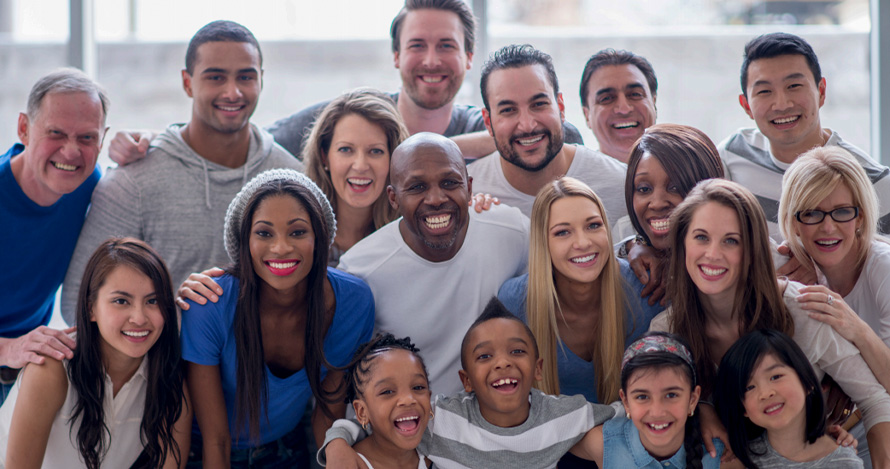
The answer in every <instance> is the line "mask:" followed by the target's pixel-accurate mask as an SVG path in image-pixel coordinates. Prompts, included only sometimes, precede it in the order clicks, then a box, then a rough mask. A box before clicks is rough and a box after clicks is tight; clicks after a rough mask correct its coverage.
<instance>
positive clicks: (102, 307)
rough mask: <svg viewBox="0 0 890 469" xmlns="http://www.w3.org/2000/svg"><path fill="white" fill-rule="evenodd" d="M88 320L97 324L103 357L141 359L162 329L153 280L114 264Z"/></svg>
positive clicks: (124, 266)
mask: <svg viewBox="0 0 890 469" xmlns="http://www.w3.org/2000/svg"><path fill="white" fill-rule="evenodd" d="M90 321H92V322H95V323H96V326H97V327H98V328H99V335H100V336H101V337H102V342H101V350H102V357H103V360H109V359H111V360H114V358H115V357H125V358H127V359H142V357H144V356H145V354H147V353H148V351H149V350H150V349H151V347H152V346H153V345H154V344H155V342H157V340H158V338H159V337H160V336H161V332H162V331H163V329H164V315H163V313H162V312H161V309H160V308H159V307H158V300H157V295H156V292H155V287H154V284H153V283H152V281H151V279H149V278H148V276H147V275H145V274H143V273H142V272H140V271H138V270H136V269H134V268H132V267H129V266H126V265H119V266H118V267H115V268H114V270H112V271H111V273H109V274H108V276H107V277H106V279H105V282H104V283H103V284H102V286H101V287H99V291H98V293H97V295H96V301H95V304H93V305H92V310H91V311H90Z"/></svg>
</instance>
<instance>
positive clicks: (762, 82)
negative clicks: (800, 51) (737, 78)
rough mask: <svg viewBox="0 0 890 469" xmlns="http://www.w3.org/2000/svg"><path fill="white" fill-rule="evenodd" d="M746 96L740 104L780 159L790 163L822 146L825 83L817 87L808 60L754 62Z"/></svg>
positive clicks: (790, 57) (780, 58)
mask: <svg viewBox="0 0 890 469" xmlns="http://www.w3.org/2000/svg"><path fill="white" fill-rule="evenodd" d="M746 94H747V96H745V95H744V94H743V95H740V96H739V102H740V103H741V105H742V108H743V109H744V110H745V112H746V113H747V114H748V117H750V118H752V119H754V122H755V123H757V128H758V129H760V131H761V132H763V135H765V136H766V138H767V139H769V141H770V149H771V150H772V152H773V154H774V155H775V156H776V157H777V158H779V159H780V160H782V161H785V162H786V163H790V162H792V161H794V159H796V158H797V156H799V155H800V154H802V153H804V152H805V151H807V150H810V149H812V148H814V147H817V146H822V144H823V141H822V125H821V124H820V121H819V109H820V108H821V107H822V105H823V104H824V103H825V79H824V78H823V79H822V80H821V81H820V82H819V83H816V81H815V78H814V77H813V72H812V71H811V70H810V68H809V66H808V65H807V60H806V58H805V57H804V56H802V55H780V56H778V57H772V58H768V59H758V60H755V61H753V62H751V64H750V65H749V66H748V89H747V90H746ZM786 160H787V161H786Z"/></svg>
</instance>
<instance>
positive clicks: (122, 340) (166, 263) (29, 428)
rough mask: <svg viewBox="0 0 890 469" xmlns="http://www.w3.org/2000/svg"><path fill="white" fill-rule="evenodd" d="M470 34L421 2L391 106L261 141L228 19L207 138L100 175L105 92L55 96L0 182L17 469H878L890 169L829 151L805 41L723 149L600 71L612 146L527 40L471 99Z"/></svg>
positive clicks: (781, 48)
mask: <svg viewBox="0 0 890 469" xmlns="http://www.w3.org/2000/svg"><path fill="white" fill-rule="evenodd" d="M474 28H475V19H474V17H473V14H472V11H471V10H470V9H469V7H468V6H467V4H466V3H465V2H463V1H462V0H407V1H406V3H405V6H404V7H403V8H402V9H401V11H400V12H399V13H398V15H397V16H396V17H395V19H394V20H393V23H392V28H391V36H392V52H393V56H394V62H395V66H396V68H398V69H399V72H400V74H401V78H402V87H401V89H400V90H399V91H398V92H396V93H384V92H380V91H377V90H373V89H369V88H361V89H357V90H353V91H349V92H346V93H344V94H342V95H341V96H339V97H336V98H334V99H332V100H330V101H326V102H323V103H319V104H318V105H315V106H311V107H310V108H307V109H305V110H302V111H300V112H298V113H296V114H294V115H292V116H290V117H287V118H285V119H282V120H280V121H278V122H276V123H275V124H273V126H272V127H271V128H269V129H268V130H264V129H261V128H259V127H257V126H255V125H253V124H252V123H251V122H250V117H251V115H252V113H253V110H254V109H255V107H256V104H257V100H258V99H259V96H260V94H261V91H262V81H263V68H262V53H261V48H260V45H259V43H258V42H257V41H256V39H255V38H254V36H253V34H252V33H251V32H250V31H249V30H247V29H246V28H244V27H243V26H241V25H239V24H237V23H233V22H230V21H214V22H212V23H210V24H208V25H206V26H204V27H203V28H201V29H200V30H199V31H198V32H197V33H196V34H195V36H194V37H193V38H192V39H191V41H190V43H189V45H188V49H187V52H186V57H185V68H184V69H183V70H182V84H183V89H184V90H185V92H186V94H187V95H188V96H189V97H190V98H191V99H192V115H191V118H190V119H189V121H188V122H187V123H184V124H173V125H171V126H170V127H168V128H167V129H165V130H164V131H162V132H156V131H128V130H125V131H120V132H118V133H117V134H116V135H115V136H114V137H113V139H112V141H111V144H110V149H109V154H110V156H111V157H112V159H113V160H115V162H117V163H118V166H117V167H115V168H109V169H108V170H106V171H104V172H102V171H100V169H99V168H98V167H97V165H96V159H97V155H98V153H99V152H100V150H101V148H102V146H103V142H104V140H105V137H106V132H107V130H108V129H107V128H106V126H105V120H106V116H107V114H108V112H109V110H110V100H109V98H108V96H107V95H106V93H105V91H104V90H103V88H102V87H101V86H100V85H98V84H97V83H95V82H94V81H93V80H91V79H90V78H88V77H87V76H85V75H84V74H83V73H81V72H79V71H76V70H72V69H63V70H57V71H54V72H52V73H49V74H48V75H46V76H45V77H43V78H41V79H40V80H39V81H38V82H37V83H36V84H35V85H34V87H33V89H32V91H31V94H30V95H29V98H28V103H27V110H26V111H25V112H23V113H21V114H20V116H19V121H18V135H19V138H20V140H21V143H16V144H15V145H13V146H12V148H11V149H10V150H9V151H8V152H7V153H6V154H5V155H3V156H2V157H0V192H2V197H3V198H4V199H5V200H6V203H4V204H0V221H2V222H3V225H4V226H5V227H7V229H6V230H3V233H2V234H0V241H2V242H3V244H4V245H5V246H6V249H4V252H3V253H2V254H0V259H2V263H3V265H4V266H6V267H7V268H6V269H2V271H0V278H2V280H3V281H4V282H3V283H4V285H6V287H5V288H3V289H2V291H0V299H2V300H3V301H2V303H3V304H4V305H6V306H5V308H4V312H3V313H0V337H2V339H0V383H2V388H0V389H2V398H3V399H5V402H3V401H0V402H3V404H2V406H0V467H9V468H18V467H71V466H72V465H80V466H83V467H89V468H96V467H100V466H102V467H165V468H173V467H202V466H203V467H213V468H217V467H309V464H310V460H314V459H316V454H315V449H316V448H317V447H320V448H321V449H320V450H319V451H318V454H317V458H318V459H319V461H321V462H327V463H328V465H329V466H330V467H337V468H340V467H358V468H363V469H364V468H372V467H376V468H378V469H379V468H384V467H410V468H415V467H423V468H426V467H443V468H448V467H494V466H495V465H501V464H512V465H514V466H517V467H542V468H546V467H557V466H558V467H560V468H572V467H597V466H599V467H607V468H608V467H647V468H649V467H652V468H655V467H659V468H660V467H668V466H671V465H673V466H679V467H684V466H691V467H709V468H710V467H720V466H721V465H722V466H724V467H740V466H741V465H744V466H746V467H804V466H805V465H806V466H807V467H810V466H812V467H851V468H854V467H863V466H864V467H872V465H873V467H890V394H888V390H890V288H887V287H885V285H884V282H885V281H887V280H886V279H888V278H890V244H888V243H887V242H886V241H885V240H884V239H883V238H882V237H881V234H882V233H885V232H886V231H888V230H890V221H888V217H890V215H888V214H890V182H888V177H887V176H888V174H890V168H887V167H884V166H882V165H880V164H879V163H877V162H876V161H874V160H873V159H872V158H870V157H869V156H868V155H867V154H865V153H864V152H863V151H862V150H860V149H858V148H856V147H855V146H853V145H851V144H849V143H847V142H845V141H843V140H842V139H841V138H840V137H839V136H838V134H837V133H836V132H834V131H832V130H829V129H825V128H823V127H822V126H821V124H820V120H819V109H820V108H821V106H822V105H823V104H824V101H825V97H826V81H825V78H824V77H822V76H821V71H820V68H819V63H818V59H817V57H816V55H815V53H814V51H813V49H812V47H810V45H809V44H808V43H807V42H806V41H805V40H804V39H803V38H800V37H798V36H794V35H790V34H785V33H773V34H766V35H763V36H759V37H757V38H754V39H752V40H751V41H750V42H749V43H748V44H747V46H746V48H745V56H744V61H743V63H742V67H741V88H742V93H741V95H740V96H739V102H740V104H741V106H742V108H743V109H744V111H745V112H746V113H747V114H748V115H749V116H750V117H751V118H752V119H753V120H754V122H755V124H756V128H752V129H743V130H740V131H739V132H738V133H736V134H734V135H731V136H730V137H728V138H726V139H725V140H723V141H722V143H720V144H719V145H715V144H714V143H713V141H712V140H711V139H710V138H709V137H708V136H707V135H705V134H704V133H703V132H701V131H700V130H697V129H695V128H693V127H690V126H686V125H679V124H669V123H662V124H656V123H655V120H656V106H655V102H656V97H657V90H658V83H657V79H656V76H655V72H654V70H653V68H652V66H651V64H650V63H649V62H648V61H647V60H646V59H644V58H642V57H640V56H638V55H636V54H633V53H632V52H628V51H615V50H611V49H607V50H603V51H600V52H598V53H596V54H594V55H593V56H592V57H591V58H590V60H589V61H588V62H587V64H586V66H585V68H584V70H583V74H582V81H581V89H580V97H581V104H582V107H583V110H584V116H585V118H586V124H587V125H588V127H590V128H591V130H593V132H594V135H595V136H596V138H597V140H598V142H599V150H593V149H591V148H588V147H587V146H585V145H584V144H583V142H582V141H581V137H580V135H579V134H578V132H577V129H576V128H575V127H574V126H572V125H571V124H569V123H568V122H566V121H565V117H564V108H565V103H564V100H563V96H562V94H561V93H560V91H559V85H558V80H557V77H556V73H555V71H554V67H553V63H552V60H551V57H550V56H549V55H548V54H546V53H545V52H543V51H540V50H538V49H536V48H534V47H533V46H531V45H509V46H506V47H503V48H501V49H499V50H498V51H496V52H494V53H493V54H492V55H491V56H490V57H489V58H488V60H487V61H486V62H485V64H484V66H483V70H482V74H481V86H480V89H481V93H482V102H483V103H484V106H483V107H482V108H476V107H473V106H466V105H460V104H457V103H455V96H456V94H457V91H458V89H459V88H460V86H461V84H462V82H463V78H464V74H465V72H466V71H467V70H468V69H469V68H470V66H471V63H472V58H473V51H474ZM622 195H623V197H622ZM60 285H62V287H63V288H62V294H61V305H60V306H61V311H62V314H63V317H64V318H65V320H66V322H67V323H68V324H69V325H70V326H74V327H72V328H70V329H67V330H63V331H58V330H53V329H50V328H48V327H46V324H47V323H48V322H49V318H50V316H51V314H52V311H53V306H54V300H55V294H56V291H57V290H58V288H59V286H60ZM177 307H178V308H177ZM180 322H181V325H180ZM375 332H377V333H376V334H375ZM435 396H438V397H435ZM610 404H611V405H610ZM854 404H855V411H854V409H853V405H854ZM347 407H349V408H350V409H351V410H349V415H350V416H353V415H354V419H353V420H347V419H345V416H346V415H347ZM844 422H845V425H844V426H842V425H840V424H841V423H844ZM835 423H837V424H838V425H834V424H835ZM363 429H364V430H363ZM371 429H372V430H373V431H369V430H371ZM857 445H858V446H857Z"/></svg>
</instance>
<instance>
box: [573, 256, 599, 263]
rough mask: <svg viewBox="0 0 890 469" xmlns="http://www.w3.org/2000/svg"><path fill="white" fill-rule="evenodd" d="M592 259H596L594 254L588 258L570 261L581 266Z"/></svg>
mask: <svg viewBox="0 0 890 469" xmlns="http://www.w3.org/2000/svg"><path fill="white" fill-rule="evenodd" d="M594 259H596V254H591V255H589V256H584V257H573V258H571V259H570V260H571V261H572V262H573V263H575V264H583V263H585V262H590V261H592V260H594Z"/></svg>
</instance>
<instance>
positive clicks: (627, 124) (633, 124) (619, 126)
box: [612, 122, 640, 129]
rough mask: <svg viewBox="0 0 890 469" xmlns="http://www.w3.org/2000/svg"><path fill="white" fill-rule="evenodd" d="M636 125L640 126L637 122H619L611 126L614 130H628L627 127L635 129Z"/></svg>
mask: <svg viewBox="0 0 890 469" xmlns="http://www.w3.org/2000/svg"><path fill="white" fill-rule="evenodd" d="M638 125H640V123H639V122H619V123H616V124H612V128H615V129H627V128H629V127H637V126H638Z"/></svg>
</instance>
